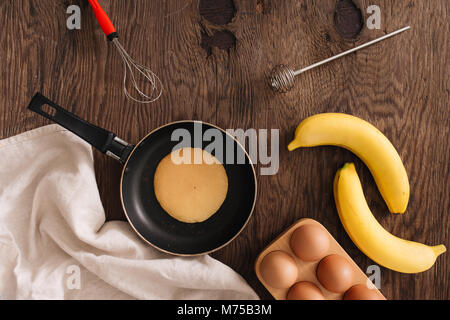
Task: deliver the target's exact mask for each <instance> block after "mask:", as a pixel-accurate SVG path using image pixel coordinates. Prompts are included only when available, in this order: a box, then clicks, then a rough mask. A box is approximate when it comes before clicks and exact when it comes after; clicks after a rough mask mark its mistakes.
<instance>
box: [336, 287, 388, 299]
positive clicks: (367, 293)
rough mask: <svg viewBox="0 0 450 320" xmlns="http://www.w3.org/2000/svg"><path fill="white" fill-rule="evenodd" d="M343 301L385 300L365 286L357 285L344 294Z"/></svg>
mask: <svg viewBox="0 0 450 320" xmlns="http://www.w3.org/2000/svg"><path fill="white" fill-rule="evenodd" d="M344 300H386V298H384V297H383V296H382V295H381V294H379V293H378V292H377V291H376V290H374V289H370V288H368V287H367V285H365V284H357V285H356V286H353V287H351V288H350V289H349V290H348V291H347V292H346V293H345V295H344Z"/></svg>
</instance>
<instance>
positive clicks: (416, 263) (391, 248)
mask: <svg viewBox="0 0 450 320" xmlns="http://www.w3.org/2000/svg"><path fill="white" fill-rule="evenodd" d="M334 199H335V201H336V207H337V210H338V213H339V218H340V219H341V222H342V224H343V226H344V228H345V230H346V231H347V233H348V235H349V236H350V238H351V239H352V241H353V242H354V243H355V245H356V246H357V247H358V248H359V249H360V250H361V251H362V252H363V253H364V254H365V255H367V256H368V257H369V258H370V259H372V260H373V261H375V262H376V263H378V264H380V265H382V266H384V267H386V268H389V269H392V270H395V271H398V272H403V273H418V272H422V271H425V270H428V269H430V268H431V267H432V266H433V264H434V263H435V261H436V258H437V257H438V256H439V255H440V254H442V253H444V252H445V251H446V248H445V246H444V245H442V244H441V245H438V246H434V247H430V246H427V245H424V244H421V243H418V242H413V241H408V240H404V239H401V238H398V237H396V236H394V235H392V234H390V233H389V232H388V231H386V230H385V229H384V228H383V227H382V226H381V225H380V224H379V223H378V221H377V220H376V219H375V217H374V216H373V214H372V212H371V211H370V209H369V207H368V205H367V202H366V199H365V197H364V193H363V189H362V186H361V182H360V180H359V177H358V174H357V173H356V170H355V166H354V164H353V163H348V164H346V165H345V166H344V167H343V168H342V169H340V170H339V171H338V172H337V174H336V177H335V180H334Z"/></svg>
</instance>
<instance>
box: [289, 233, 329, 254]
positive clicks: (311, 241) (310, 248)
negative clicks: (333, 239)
mask: <svg viewBox="0 0 450 320" xmlns="http://www.w3.org/2000/svg"><path fill="white" fill-rule="evenodd" d="M329 246H330V239H329V237H328V234H327V233H326V231H325V230H323V229H322V228H320V227H319V226H315V225H311V224H309V225H308V224H306V225H303V226H301V227H299V228H298V229H296V230H295V231H294V232H293V233H292V236H291V248H292V251H294V253H295V255H296V256H297V257H298V258H299V259H301V260H303V261H317V260H320V259H322V258H323V257H324V256H325V255H326V254H327V251H328V248H329Z"/></svg>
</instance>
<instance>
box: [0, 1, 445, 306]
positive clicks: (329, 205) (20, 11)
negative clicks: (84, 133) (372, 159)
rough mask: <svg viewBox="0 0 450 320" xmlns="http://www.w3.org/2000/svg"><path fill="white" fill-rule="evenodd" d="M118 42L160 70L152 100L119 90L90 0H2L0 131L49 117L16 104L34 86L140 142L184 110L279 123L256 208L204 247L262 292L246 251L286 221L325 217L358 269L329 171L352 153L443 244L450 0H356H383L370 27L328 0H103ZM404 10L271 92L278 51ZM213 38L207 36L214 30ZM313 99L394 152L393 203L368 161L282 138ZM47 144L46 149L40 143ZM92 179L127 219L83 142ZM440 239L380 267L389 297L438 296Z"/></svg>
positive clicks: (312, 54)
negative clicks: (424, 264)
mask: <svg viewBox="0 0 450 320" xmlns="http://www.w3.org/2000/svg"><path fill="white" fill-rule="evenodd" d="M100 2H101V4H102V5H103V7H104V9H105V11H106V12H107V13H108V14H109V16H110V17H111V19H112V20H113V22H114V24H115V26H116V28H117V31H118V32H119V36H120V39H121V42H122V44H123V45H124V47H125V48H127V49H128V51H129V52H130V54H131V55H132V56H134V57H135V58H136V60H138V61H142V62H145V64H147V65H149V66H150V67H151V68H152V70H153V71H155V73H156V74H158V75H159V76H160V77H161V79H162V81H163V84H164V93H163V96H162V97H161V99H160V100H158V101H157V102H156V103H154V104H151V105H139V104H135V103H131V102H130V101H128V100H126V98H125V97H124V94H123V92H122V76H123V66H122V62H121V60H120V56H119V55H118V53H117V52H116V50H115V48H114V47H113V46H112V45H111V44H110V43H107V42H106V40H105V37H104V35H103V33H102V31H101V30H100V28H99V27H98V25H97V22H96V20H95V18H94V15H93V13H92V11H91V9H90V8H89V6H88V4H87V1H84V0H70V1H52V0H39V1H31V0H17V1H11V0H1V1H0V29H1V30H2V32H1V33H0V43H1V44H2V46H1V48H0V65H1V70H2V75H1V77H0V97H1V106H0V108H1V113H0V137H1V138H6V137H9V136H12V135H16V134H18V133H21V132H24V131H26V130H30V129H33V128H36V127H39V126H43V125H46V124H49V122H48V121H47V120H45V119H43V118H41V117H39V116H37V115H35V114H32V113H31V112H29V111H27V110H26V106H27V105H28V102H29V100H30V99H31V97H32V96H33V94H34V93H35V92H36V91H38V90H39V91H41V92H42V93H44V94H45V95H47V96H48V97H50V98H51V99H53V100H54V101H55V102H57V103H58V104H60V105H61V106H63V107H66V108H67V109H69V110H70V111H73V112H74V113H76V114H77V115H78V116H80V117H82V118H84V119H86V120H88V121H90V122H93V123H95V124H97V125H99V126H102V127H104V128H106V129H108V130H111V131H113V132H115V133H117V135H118V136H120V137H121V138H123V139H125V140H127V141H129V142H131V143H136V142H137V141H138V140H139V139H140V138H141V137H143V136H144V135H145V134H146V133H147V132H148V131H150V130H152V129H153V128H155V127H157V126H160V125H163V124H165V123H167V122H170V121H175V120H182V119H196V120H203V121H207V122H211V123H214V124H216V125H218V126H220V127H223V128H243V129H248V128H255V129H272V128H274V129H280V169H279V172H278V174H277V175H275V176H260V177H259V195H258V200H257V206H256V209H255V212H254V215H253V217H252V219H251V221H250V223H249V224H248V226H247V228H246V229H245V230H244V231H243V233H242V234H241V235H240V236H239V237H238V238H237V239H236V240H234V241H233V242H232V243H231V244H230V245H228V246H227V247H225V248H224V249H222V250H220V251H218V252H216V253H214V254H213V256H214V257H215V258H217V259H219V260H220V261H223V262H224V263H225V264H227V265H229V266H230V267H232V268H233V269H234V270H236V271H237V272H239V273H240V274H241V275H242V276H243V277H244V278H245V279H246V280H247V281H248V282H249V284H250V285H251V286H252V287H253V288H254V289H255V290H256V292H257V293H258V294H259V295H260V297H261V298H264V299H270V298H271V296H270V294H269V293H268V292H267V291H266V290H265V289H264V287H263V286H262V285H261V284H260V283H259V281H258V280H257V278H256V275H255V272H254V269H253V265H254V262H255V259H256V257H257V255H258V253H259V252H260V251H261V250H262V249H263V248H264V247H265V246H266V245H267V244H269V243H270V242H271V241H272V240H273V239H274V238H275V237H276V236H278V235H279V234H280V233H282V232H283V231H284V230H285V229H286V228H287V227H288V226H289V225H291V224H292V223H293V222H294V221H296V220H298V219H300V218H303V217H308V218H313V219H316V220H318V221H319V222H320V223H322V224H323V225H324V226H325V227H326V228H327V229H328V230H329V232H330V233H331V234H332V235H333V236H334V237H335V239H336V240H337V241H338V242H339V243H340V244H341V246H342V247H343V248H344V249H345V250H346V251H347V252H348V254H349V255H350V256H351V257H352V258H353V259H354V260H355V262H356V263H357V264H358V265H359V267H360V268H361V269H362V270H366V268H367V267H368V266H370V265H372V264H374V263H373V262H372V261H371V260H370V259H368V258H367V257H366V256H365V255H364V254H362V253H361V252H360V251H359V250H358V249H357V248H356V247H355V245H354V244H353V243H352V241H351V240H350V239H349V237H348V236H347V234H346V233H345V231H344V229H343V227H342V225H341V223H340V221H339V218H338V215H337V212H336V208H335V205H334V200H333V192H332V181H333V178H334V174H335V173H336V170H337V169H338V168H339V167H341V166H342V165H343V164H344V163H345V162H348V161H353V162H355V163H356V167H357V171H358V174H359V175H360V178H361V180H362V184H363V187H364V191H365V194H366V197H367V200H368V203H369V206H370V207H371V208H372V210H373V212H374V214H375V216H376V218H377V219H378V220H379V221H380V223H381V224H382V225H383V226H385V227H386V228H387V230H389V231H391V232H392V233H394V234H395V235H398V236H400V237H404V238H407V239H411V240H415V241H419V242H424V243H427V244H433V245H434V244H440V243H444V244H445V245H446V246H447V247H449V245H450V243H449V239H450V238H449V227H448V226H449V207H450V203H449V199H450V188H449V183H448V179H449V159H450V151H449V146H448V137H449V128H450V125H449V74H450V72H449V71H450V70H449V63H448V62H449V61H450V57H449V52H448V46H449V22H448V21H449V19H448V12H449V9H450V2H449V1H447V0H436V1H429V0H416V1H411V0H398V1H397V0H396V1H394V0H373V1H368V0H355V3H356V4H357V5H358V6H359V7H360V8H362V12H363V16H364V17H365V18H367V16H368V15H367V14H366V13H365V8H367V7H368V6H369V5H372V4H377V5H379V6H380V8H381V13H382V28H381V30H369V29H368V28H366V27H365V28H364V29H363V31H362V32H361V33H360V34H359V35H358V37H357V38H356V39H353V40H348V39H344V38H343V37H342V36H340V35H339V33H338V32H337V31H336V29H335V27H334V8H335V5H336V0H321V1H313V0H298V1H293V0H286V1H275V0H272V1H270V0H235V1H234V7H235V9H236V12H235V15H234V18H232V20H231V22H229V23H227V24H225V25H215V24H213V23H211V22H209V21H208V20H206V19H204V18H202V17H201V16H200V14H199V1H198V0H192V1H190V0H134V1H121V0H102V1H100ZM71 4H76V5H79V6H80V7H81V11H82V27H81V30H68V29H67V28H66V19H67V17H68V14H66V9H67V7H68V6H69V5H71ZM406 25H411V26H412V30H411V31H408V32H407V33H404V34H402V35H401V36H398V37H396V38H394V39H391V40H387V41H385V42H383V43H380V44H378V45H376V46H373V47H371V48H368V49H365V50H363V51H360V52H358V53H355V54H353V55H351V56H348V57H345V58H343V59H341V60H339V61H335V62H332V63H331V64H329V65H327V66H323V67H320V68H318V69H315V70H312V71H310V72H308V73H306V74H303V75H302V76H300V78H299V79H297V82H296V87H295V89H294V90H293V91H291V92H290V93H287V94H285V95H279V94H274V93H272V92H271V91H270V90H269V89H268V87H267V86H266V84H265V82H264V79H265V76H266V74H267V72H268V71H269V70H270V69H271V68H272V67H273V66H274V65H276V64H279V63H284V64H287V65H289V66H292V67H293V68H295V67H304V66H307V65H309V64H312V63H314V62H317V61H319V60H321V59H324V58H327V57H329V56H331V55H333V54H337V53H339V52H341V51H343V50H346V49H349V48H352V47H354V46H356V45H358V44H362V43H364V42H366V41H368V40H371V39H373V38H375V37H377V36H381V35H384V34H386V33H388V32H391V31H394V30H396V29H398V28H401V27H403V26H406ZM221 31H226V32H230V33H232V34H233V35H234V36H235V38H236V43H235V46H234V47H231V48H228V49H227V48H225V49H224V48H220V47H217V46H214V45H211V50H210V54H208V52H207V50H205V49H204V48H202V46H201V41H202V35H203V36H204V35H205V34H206V35H207V36H208V37H214V34H215V33H217V32H221ZM214 43H215V42H214V41H211V42H210V44H214ZM320 112H345V113H350V114H353V115H356V116H358V117H361V118H363V119H365V120H367V121H369V122H371V123H372V124H374V125H375V126H376V127H378V128H379V129H380V130H381V131H382V132H384V133H385V134H386V136H387V137H388V138H389V139H390V140H391V141H392V143H393V144H394V146H396V148H397V150H398V151H399V153H400V155H401V157H402V159H403V161H404V164H405V167H406V170H407V172H408V174H409V178H410V184H411V199H410V203H409V206H408V210H407V212H406V213H405V215H402V216H394V215H392V214H389V212H388V210H387V207H386V205H385V204H384V202H383V200H382V198H381V196H380V194H379V192H378V190H377V188H376V186H375V183H374V181H373V178H372V177H371V175H370V173H369V171H368V169H367V168H366V167H365V166H364V165H363V163H362V162H361V161H360V160H358V159H357V158H356V157H355V156H354V155H352V154H351V153H350V152H348V151H345V150H341V149H338V148H334V147H321V148H312V149H305V150H297V151H295V152H292V153H289V152H288V151H287V149H286V146H287V144H288V143H289V142H290V140H291V138H292V137H293V132H294V129H295V128H296V126H297V125H298V123H299V122H300V121H301V120H302V119H304V118H305V117H307V116H310V115H313V114H316V113H320ZM43 152H45V150H43ZM95 167H96V174H97V181H98V186H99V190H100V194H101V197H102V201H103V204H104V207H105V211H106V215H107V217H108V219H109V220H113V219H124V215H123V212H122V209H121V206H120V201H119V179H120V171H121V166H120V164H119V163H117V162H115V161H114V160H113V159H110V158H109V157H106V156H104V155H102V154H100V153H99V152H97V151H95ZM448 265H449V254H448V253H446V254H444V255H443V256H441V257H439V259H438V260H437V262H436V264H435V266H434V267H433V268H432V269H431V270H429V271H427V272H424V273H421V274H416V275H408V274H400V273H397V272H394V271H391V270H388V269H385V268H381V291H382V293H383V295H384V296H386V297H387V298H388V299H449V298H450V285H449V274H450V272H449V268H448Z"/></svg>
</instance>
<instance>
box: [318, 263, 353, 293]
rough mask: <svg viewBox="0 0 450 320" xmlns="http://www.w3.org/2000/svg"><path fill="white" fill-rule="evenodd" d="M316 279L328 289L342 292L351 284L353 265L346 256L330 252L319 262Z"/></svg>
mask: <svg viewBox="0 0 450 320" xmlns="http://www.w3.org/2000/svg"><path fill="white" fill-rule="evenodd" d="M317 279H319V281H320V283H321V284H322V285H323V286H324V287H325V289H327V290H328V291H331V292H335V293H343V292H345V291H347V290H348V289H349V288H350V287H351V286H352V284H353V267H352V265H351V264H350V263H349V262H348V260H347V259H346V258H344V257H342V256H340V255H337V254H332V255H329V256H327V257H325V258H323V259H322V260H321V261H320V262H319V265H318V266H317Z"/></svg>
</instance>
